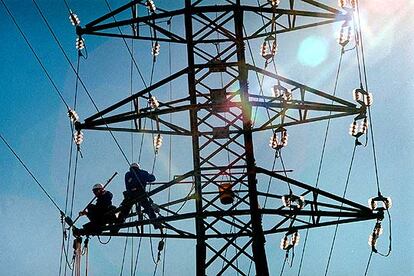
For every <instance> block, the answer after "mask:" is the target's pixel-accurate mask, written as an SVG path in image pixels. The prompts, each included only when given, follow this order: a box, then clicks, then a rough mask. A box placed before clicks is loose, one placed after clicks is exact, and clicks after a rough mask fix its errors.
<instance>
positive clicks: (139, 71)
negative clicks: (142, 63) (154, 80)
mask: <svg viewBox="0 0 414 276" xmlns="http://www.w3.org/2000/svg"><path fill="white" fill-rule="evenodd" d="M105 3H106V6H107V7H108V10H109V12H112V9H111V6H110V5H109V3H108V1H107V0H105ZM112 18H113V19H114V22H115V23H117V20H116V19H115V16H112ZM117 28H118V31H119V33H120V34H121V36H122V35H123V33H122V31H121V28H120V27H117ZM122 40H123V41H124V44H125V47H126V48H127V50H128V53H129V55H130V56H131V59H132V61H133V62H134V65H135V68H136V69H137V71H138V74H139V76H140V78H141V81H142V83H143V84H144V86H145V88H147V87H148V86H147V84H146V82H145V79H144V76H143V75H142V73H141V70H140V69H139V66H138V64H137V62H136V60H135V58H134V55H133V53H132V52H131V49H129V46H128V43H127V42H126V39H125V38H124V37H122Z"/></svg>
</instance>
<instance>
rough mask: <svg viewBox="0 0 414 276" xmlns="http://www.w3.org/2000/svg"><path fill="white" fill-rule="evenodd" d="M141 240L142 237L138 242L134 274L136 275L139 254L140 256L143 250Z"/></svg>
mask: <svg viewBox="0 0 414 276" xmlns="http://www.w3.org/2000/svg"><path fill="white" fill-rule="evenodd" d="M141 241H142V237H140V238H139V242H138V249H137V255H136V257H135V266H134V274H133V275H134V276H135V273H136V271H137V267H138V256H139V252H140V250H141Z"/></svg>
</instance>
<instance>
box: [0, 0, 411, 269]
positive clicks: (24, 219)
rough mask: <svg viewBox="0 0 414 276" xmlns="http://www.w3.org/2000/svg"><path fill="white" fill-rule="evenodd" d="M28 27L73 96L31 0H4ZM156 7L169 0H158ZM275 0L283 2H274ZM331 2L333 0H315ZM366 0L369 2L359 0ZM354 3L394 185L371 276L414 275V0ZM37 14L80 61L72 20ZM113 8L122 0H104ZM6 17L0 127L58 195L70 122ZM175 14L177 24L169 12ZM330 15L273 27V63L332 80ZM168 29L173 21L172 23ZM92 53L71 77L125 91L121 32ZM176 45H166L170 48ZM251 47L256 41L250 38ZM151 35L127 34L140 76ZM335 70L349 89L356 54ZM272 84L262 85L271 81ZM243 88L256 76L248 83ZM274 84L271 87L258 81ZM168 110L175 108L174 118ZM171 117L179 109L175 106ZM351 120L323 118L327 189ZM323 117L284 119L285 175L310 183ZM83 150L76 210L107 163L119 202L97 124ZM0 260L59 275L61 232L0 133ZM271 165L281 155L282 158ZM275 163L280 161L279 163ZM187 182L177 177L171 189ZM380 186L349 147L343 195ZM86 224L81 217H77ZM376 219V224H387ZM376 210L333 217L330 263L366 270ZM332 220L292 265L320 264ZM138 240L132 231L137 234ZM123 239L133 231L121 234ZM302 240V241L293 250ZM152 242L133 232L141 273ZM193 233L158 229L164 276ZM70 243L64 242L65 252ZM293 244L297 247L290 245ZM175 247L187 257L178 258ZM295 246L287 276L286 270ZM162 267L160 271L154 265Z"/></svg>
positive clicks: (118, 161) (149, 156)
mask: <svg viewBox="0 0 414 276" xmlns="http://www.w3.org/2000/svg"><path fill="white" fill-rule="evenodd" d="M4 1H5V2H6V4H7V5H8V7H9V8H10V9H11V11H12V12H13V14H14V16H15V17H16V20H17V21H18V23H19V24H20V26H21V28H22V29H23V31H24V32H25V33H26V35H27V37H28V39H29V40H30V42H31V44H32V45H33V47H34V48H35V50H36V52H37V53H38V55H39V57H40V58H41V59H42V61H43V62H44V65H45V67H46V68H47V70H48V71H49V72H50V74H51V76H52V78H53V80H54V81H55V83H56V85H57V86H58V87H59V89H60V90H61V91H62V94H63V96H64V98H65V99H66V100H67V101H68V102H69V103H71V105H72V102H73V97H74V89H75V77H74V74H73V72H72V71H71V69H70V68H69V66H68V64H67V62H66V61H65V59H64V57H63V55H62V54H61V53H60V51H59V49H58V47H57V45H56V44H55V42H54V41H53V39H52V37H51V35H50V34H49V32H48V30H47V28H46V26H45V25H44V23H43V21H42V20H41V17H40V16H39V14H38V12H37V11H36V10H35V7H34V5H33V3H32V2H31V1H16V0H4ZM157 2H159V3H160V4H159V5H160V6H162V5H163V4H164V5H165V1H157ZM282 2H283V0H282ZM325 2H327V3H329V4H331V5H333V6H334V5H336V1H325ZM365 2H366V3H365ZM365 2H364V3H361V16H362V28H363V35H364V47H365V54H366V64H367V73H368V82H369V88H370V92H372V93H373V94H374V105H373V107H372V111H373V114H372V115H373V122H372V123H373V125H374V133H375V143H376V150H377V155H378V165H379V176H380V182H381V188H382V192H383V194H384V195H386V196H391V197H392V199H393V203H394V206H393V208H392V209H391V215H392V219H393V236H392V238H393V252H392V254H391V256H390V257H389V258H382V257H379V256H378V255H374V257H373V260H372V264H371V267H370V271H369V274H370V275H391V274H396V273H398V274H399V275H409V274H413V273H414V266H413V264H412V262H411V259H412V256H413V249H412V248H413V246H414V241H413V238H412V233H411V232H412V231H411V229H413V226H414V225H413V222H412V220H411V219H410V217H411V215H412V213H413V206H412V205H411V201H412V200H411V196H412V194H413V188H412V184H411V183H412V179H413V178H414V173H413V170H412V164H413V161H414V158H413V155H414V150H413V136H414V130H413V129H414V128H413V122H412V118H414V111H413V109H412V106H413V105H414V96H413V94H412V90H413V88H414V80H413V78H412V73H413V72H414V63H413V60H414V56H413V55H414V49H413V45H414V39H413V35H412V33H413V31H414V30H413V28H414V20H413V18H412V17H411V16H410V15H411V14H412V12H414V3H413V1H409V0H396V1H392V2H391V1H388V2H387V3H386V4H387V5H385V4H384V2H383V1H380V0H370V1H365ZM38 3H39V5H40V6H41V8H42V10H43V12H44V14H45V16H46V17H47V19H48V20H49V22H50V24H51V26H52V28H53V29H54V31H55V32H56V34H57V36H58V37H59V40H60V41H61V43H62V45H63V47H64V49H65V50H66V51H67V53H68V54H69V57H70V59H71V60H72V62H73V63H75V62H76V50H75V47H74V44H75V38H76V36H75V32H74V29H73V27H72V25H71V24H70V23H69V20H68V15H67V10H66V9H65V6H64V3H63V1H51V0H43V1H38ZM110 3H111V5H112V6H113V7H116V6H118V5H120V3H119V1H110ZM69 4H70V6H71V8H72V9H73V10H74V11H75V12H76V13H77V14H78V15H79V17H80V19H81V24H84V23H87V22H89V21H91V20H93V19H95V18H96V17H98V16H99V15H102V14H103V13H105V12H106V11H107V9H106V5H105V2H104V1H103V0H102V1H97V0H94V1H87V3H85V1H75V0H74V1H70V2H69ZM0 14H1V15H2V18H3V19H2V24H0V34H1V37H2V41H3V43H2V46H1V47H0V51H1V54H0V63H1V66H0V73H1V76H2V77H1V78H0V88H1V92H0V104H1V105H0V106H1V107H2V108H0V118H1V120H0V131H1V133H2V134H3V135H4V136H5V137H6V139H7V140H8V141H9V143H10V144H11V145H12V147H13V148H14V149H15V150H16V151H17V152H18V153H19V155H20V156H21V157H22V158H23V160H24V161H25V162H26V164H27V165H28V166H29V168H30V169H31V170H32V171H33V173H34V174H35V175H36V177H37V178H38V179H39V180H40V182H41V183H42V184H43V185H44V186H45V188H46V189H47V190H48V192H50V194H51V195H52V196H53V198H54V199H55V200H56V201H57V203H58V205H59V206H61V207H64V204H65V193H66V178H67V173H68V158H69V154H68V153H69V146H70V139H71V137H70V132H71V131H70V128H69V120H68V119H67V115H66V109H65V106H64V105H63V104H62V102H61V101H60V99H59V98H58V97H57V95H56V94H55V91H54V90H53V87H52V86H51V84H50V82H49V81H48V80H47V78H46V76H45V75H44V73H43V72H42V70H41V68H40V66H39V65H38V63H37V61H36V60H35V58H34V56H33V55H32V53H31V52H30V50H29V48H28V47H27V45H26V44H25V42H24V41H23V39H22V37H21V36H20V34H19V33H18V31H17V29H16V27H15V26H14V25H13V23H12V21H11V20H10V18H9V16H8V15H7V13H6V11H5V9H4V7H3V6H2V5H0ZM177 24H179V23H178V22H177ZM339 26H340V25H338V24H335V25H328V26H324V27H321V28H315V29H310V30H307V31H298V32H294V33H288V34H285V35H281V36H280V37H279V53H278V56H277V66H278V71H279V73H280V74H281V75H283V76H286V77H288V78H291V79H293V80H296V81H299V82H302V83H305V84H307V85H309V86H311V87H314V88H317V89H321V90H323V91H327V92H332V89H333V85H334V83H333V82H334V77H335V70H336V66H337V63H338V58H339V46H338V45H337V43H336V41H335V40H336V38H335V36H336V33H337V32H338V29H339ZM177 28H178V27H177ZM85 39H86V43H87V47H88V52H89V58H88V59H87V60H82V64H81V70H80V72H81V73H80V75H81V77H82V79H83V80H84V82H85V84H86V86H87V87H88V89H89V91H90V92H91V94H92V95H93V97H94V100H95V101H96V103H97V105H98V106H99V107H100V108H103V107H106V106H108V105H109V104H111V103H112V102H114V101H116V100H119V99H122V98H124V97H126V96H127V95H129V93H130V77H129V70H130V69H129V68H130V67H129V66H130V59H129V55H128V52H127V51H126V49H125V47H124V45H123V42H122V41H121V40H119V39H107V38H100V37H88V36H87V37H85ZM161 47H162V48H161V54H160V58H159V59H160V61H159V63H158V65H157V67H156V74H155V75H156V79H161V78H162V77H163V76H166V75H168V70H167V68H168V67H167V63H166V60H167V57H168V51H167V49H168V46H167V45H166V44H162V45H161ZM180 49H182V48H179V47H177V46H173V48H172V51H173V53H179V52H178V51H180ZM257 51H258V50H257ZM149 52H150V47H149V44H148V43H140V44H136V47H135V54H136V57H137V60H139V62H141V63H140V65H141V66H142V68H143V72H144V77H145V78H146V80H147V81H148V82H149V69H148V68H149V64H150V60H151V56H150V55H149ZM172 61H173V64H174V69H177V70H178V69H181V68H183V66H184V65H183V64H184V62H185V60H184V61H183V60H182V59H181V58H180V56H179V55H178V54H174V55H173V56H172ZM342 68H343V70H342V71H341V77H340V81H339V84H338V85H339V86H338V96H339V97H342V98H345V99H347V100H349V101H352V94H351V92H352V90H353V89H354V88H356V87H357V86H358V83H359V82H358V75H357V71H356V59H355V53H354V52H349V53H347V54H345V56H344V63H343V67H342ZM133 82H134V91H137V90H139V89H141V88H142V83H141V82H140V80H139V79H138V77H135V78H134V81H133ZM180 85H181V83H180V82H176V83H174V84H173V91H174V90H177V91H179V90H180ZM270 85H271V84H270V82H266V81H265V84H264V87H265V89H267V88H269V89H267V90H266V91H270ZM250 88H251V89H253V90H254V89H255V88H257V83H256V84H255V83H254V82H252V83H251V86H250ZM265 93H270V92H265ZM77 112H78V114H79V115H80V116H81V119H82V118H86V117H87V116H89V115H92V114H93V113H94V109H93V106H92V105H91V103H90V101H89V99H88V98H87V97H86V95H85V93H84V91H82V90H80V91H79V99H78V108H77ZM176 119H177V118H176ZM178 119H179V118H178ZM351 121H352V119H351V118H350V117H349V118H342V119H338V120H334V121H332V126H331V130H330V134H329V139H328V143H327V152H326V156H325V160H324V165H323V168H322V174H321V180H320V187H321V188H322V189H326V190H328V191H330V192H332V193H335V194H338V195H340V194H342V191H343V185H344V183H345V178H346V172H347V169H348V164H349V160H350V156H351V151H352V145H353V140H352V139H351V137H350V136H349V135H348V127H349V124H350V123H351ZM325 125H326V122H320V123H314V124H309V125H302V126H296V127H292V128H291V130H289V135H290V136H289V146H288V147H287V148H286V149H285V151H284V153H283V155H284V161H285V164H286V166H287V167H288V168H290V169H294V172H293V173H292V174H291V175H290V176H291V177H293V178H296V179H299V180H301V181H304V182H307V183H309V184H314V182H315V179H316V172H317V166H318V162H319V155H320V151H321V147H322V141H323V133H324V129H325ZM116 136H117V138H118V139H119V141H120V143H121V145H122V147H123V148H124V149H125V151H126V152H127V155H128V157H129V158H130V159H133V160H135V161H136V160H137V159H138V148H139V139H140V137H141V136H138V135H137V136H135V137H134V153H133V151H132V147H131V137H130V135H129V134H122V133H117V134H116ZM269 136H270V134H266V135H263V136H257V137H255V138H256V139H257V140H256V142H257V144H256V145H257V146H256V147H255V150H256V154H257V155H258V156H261V157H262V158H260V159H258V164H260V165H263V166H265V167H267V168H270V166H271V161H272V159H271V153H270V151H269V150H268V148H267V144H268V138H269ZM151 139H152V138H151V137H150V136H146V137H145V139H144V147H143V152H142V158H141V160H140V161H141V164H143V166H144V167H147V168H149V167H151V165H152V160H153V153H152V148H151V147H152V146H151V145H152V141H151ZM167 141H168V139H166V138H164V143H165V145H164V148H163V150H162V151H161V153H160V155H159V157H158V159H157V164H156V170H155V174H156V176H157V177H158V179H160V180H162V181H166V180H167V179H168V173H167V172H168V167H169V163H168V143H167ZM189 141H190V140H188V139H186V138H173V145H174V147H173V149H172V156H173V162H172V164H171V166H172V170H171V174H172V175H174V174H181V173H184V172H186V171H188V170H189V168H190V164H191V163H190V162H191V160H190V157H191V155H188V159H186V160H183V159H182V158H180V157H181V155H182V154H183V153H188V154H191V153H190V152H188V147H187V145H188V143H189ZM82 149H83V154H84V158H83V159H81V160H80V162H79V168H78V179H77V188H76V199H75V207H74V212H75V213H76V212H77V210H80V209H82V208H83V207H84V205H85V204H86V203H87V202H88V201H89V199H90V198H91V193H90V187H91V186H92V185H93V184H95V183H96V182H104V181H105V180H106V179H107V178H109V177H110V176H111V175H112V173H113V172H115V171H117V172H118V173H119V174H120V175H119V176H117V178H115V180H114V182H113V183H112V184H111V187H110V190H111V191H112V192H113V193H114V194H115V197H114V203H115V204H119V202H120V201H121V200H122V199H121V192H122V189H123V183H122V182H123V174H124V172H125V171H126V170H127V164H126V162H125V160H124V159H123V157H122V155H121V154H120V153H119V151H118V149H117V148H116V146H115V145H114V143H113V141H112V140H111V137H110V136H109V134H108V133H106V132H93V131H86V132H85V142H84V144H83V145H82ZM0 164H1V166H0V176H1V177H0V187H1V188H2V192H0V221H1V225H2V227H1V229H0V236H1V237H2V244H1V245H0V249H1V250H0V252H1V253H0V254H1V258H0V267H1V268H2V270H3V271H5V272H7V275H28V274H33V275H57V274H58V267H59V254H60V243H61V239H62V234H61V230H60V217H59V213H58V212H57V211H56V209H54V207H53V206H52V205H51V203H50V202H49V201H48V199H47V198H46V197H45V196H44V195H43V194H42V193H41V191H40V189H39V187H37V186H36V184H35V183H34V182H33V180H32V179H31V178H30V177H29V176H28V175H27V173H26V172H25V171H24V169H23V168H22V167H21V166H20V164H19V163H18V161H17V160H16V159H15V158H14V157H13V156H12V155H11V153H10V152H9V151H8V149H7V148H6V147H5V146H4V145H0ZM278 165H279V166H280V164H278ZM279 168H280V167H279ZM175 192H176V193H178V194H182V195H184V194H186V192H187V190H186V189H185V188H182V189H181V190H180V189H177V190H175ZM375 194H376V188H375V175H374V168H373V161H372V150H371V146H370V145H369V146H368V147H366V148H362V147H361V148H358V150H357V154H356V159H355V164H354V167H353V171H352V175H351V180H350V186H349V189H348V193H347V195H348V197H349V198H351V199H353V200H355V201H357V202H359V203H362V204H366V202H367V199H368V198H369V197H371V196H374V195H375ZM82 222H84V221H82ZM385 224H386V222H385ZM373 226H374V222H373V221H369V222H362V223H357V224H350V225H346V226H342V227H340V228H339V234H338V238H337V243H336V247H335V251H334V255H333V258H332V262H331V267H330V275H355V274H362V273H363V271H364V268H365V265H366V262H367V259H368V255H369V252H370V248H369V246H368V244H367V240H368V235H369V234H370V232H371V230H372V227H373ZM333 230H334V229H333V227H329V228H324V229H319V230H315V231H311V232H310V236H309V243H308V246H307V251H306V257H305V261H304V267H303V272H302V275H321V274H322V273H323V271H324V269H325V266H326V260H327V256H328V252H329V246H330V241H331V239H332V235H333ZM387 235H388V233H387V231H385V234H384V235H382V236H381V239H380V240H379V248H380V249H382V251H384V250H385V249H386V247H387V243H388V240H387ZM280 238H281V235H273V236H271V237H269V238H268V240H267V243H266V251H267V255H268V263H269V267H270V269H271V272H272V274H274V275H276V274H277V273H279V271H280V267H281V264H282V262H283V256H284V255H283V254H284V253H283V252H282V251H281V250H280V249H279V241H280ZM124 242H125V240H124V239H123V238H119V239H115V238H114V239H113V240H112V241H111V242H110V243H109V244H108V245H101V244H99V242H98V241H97V240H96V238H95V239H93V240H92V241H91V249H90V271H91V275H115V274H119V271H120V263H121V259H122V250H123V245H124ZM134 242H135V244H134V246H135V249H136V246H137V242H138V241H137V240H135V241H134ZM129 246H131V241H129ZM301 246H302V244H301V245H299V250H301ZM149 252H150V250H149V241H148V240H145V239H143V248H142V250H141V255H140V258H139V265H138V272H139V273H138V274H139V275H151V274H152V271H153V269H154V265H153V263H152V261H151V256H150V255H149V254H150V253H149ZM194 252H195V249H194V244H193V243H192V242H189V241H184V242H182V241H168V244H167V249H166V254H167V259H166V271H167V273H166V274H167V275H177V274H181V275H194V264H195V259H194ZM70 254H71V253H70ZM130 255H131V248H130V247H129V248H128V252H127V256H129V257H127V264H126V270H124V272H126V274H128V273H129V264H130ZM297 255H299V254H297ZM183 256H185V258H183ZM298 260H299V257H298V256H296V259H295V263H294V265H293V267H292V268H286V269H285V274H284V275H296V274H297V268H298ZM158 275H161V274H160V273H159V274H158Z"/></svg>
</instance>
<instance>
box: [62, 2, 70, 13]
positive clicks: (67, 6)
mask: <svg viewBox="0 0 414 276" xmlns="http://www.w3.org/2000/svg"><path fill="white" fill-rule="evenodd" d="M63 2H64V3H65V6H66V8H67V9H68V12H70V11H71V10H70V8H69V4H68V2H67V1H66V0H63Z"/></svg>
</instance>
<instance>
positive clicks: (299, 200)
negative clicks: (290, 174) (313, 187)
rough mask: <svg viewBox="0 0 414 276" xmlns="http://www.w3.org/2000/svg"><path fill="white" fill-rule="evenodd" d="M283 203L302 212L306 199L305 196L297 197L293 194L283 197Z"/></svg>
mask: <svg viewBox="0 0 414 276" xmlns="http://www.w3.org/2000/svg"><path fill="white" fill-rule="evenodd" d="M282 203H283V206H285V207H287V208H293V209H298V210H301V209H303V207H305V198H304V197H303V196H297V195H293V194H288V195H283V196H282Z"/></svg>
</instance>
